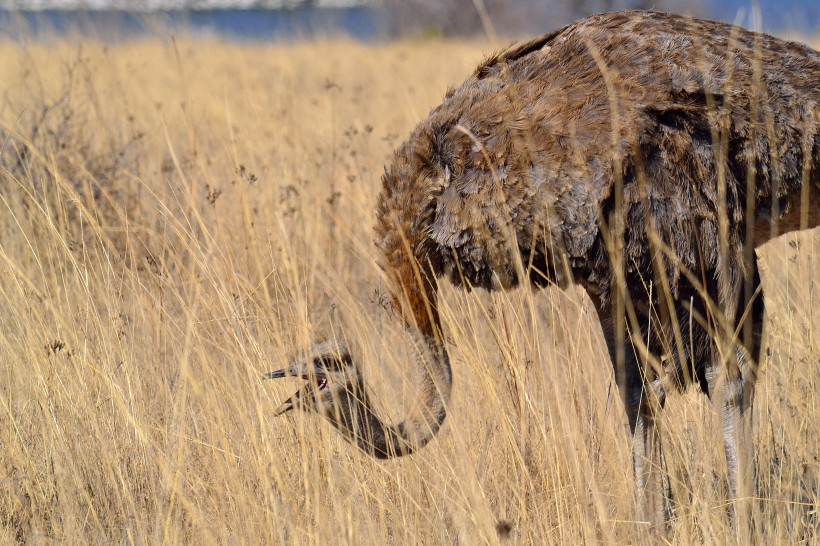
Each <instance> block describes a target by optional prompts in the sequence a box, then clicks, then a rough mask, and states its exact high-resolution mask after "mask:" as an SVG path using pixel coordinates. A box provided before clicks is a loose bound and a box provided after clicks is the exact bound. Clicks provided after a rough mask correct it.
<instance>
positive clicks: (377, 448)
mask: <svg viewBox="0 0 820 546" xmlns="http://www.w3.org/2000/svg"><path fill="white" fill-rule="evenodd" d="M425 340H426V341H427V343H426V345H427V348H428V349H429V350H428V351H417V354H416V358H415V363H416V366H417V368H418V369H419V372H420V374H421V378H420V384H419V393H418V396H417V398H416V401H415V403H414V404H413V406H412V408H411V410H410V412H409V413H408V415H407V417H406V418H405V419H404V420H403V421H401V422H400V423H399V424H397V425H393V424H389V423H385V422H384V421H383V420H382V419H380V418H379V416H378V415H376V414H375V412H374V411H373V406H372V404H371V402H370V398H369V396H368V394H367V389H366V388H365V386H364V384H363V383H361V382H360V383H358V384H356V385H349V386H348V388H347V389H346V390H345V391H343V392H342V393H341V394H340V395H339V400H338V401H337V404H336V407H335V408H334V409H333V410H331V411H330V412H328V413H327V414H326V417H327V418H328V419H329V420H330V422H331V423H332V424H333V426H335V427H336V428H337V429H338V430H339V431H340V432H341V433H342V435H343V436H344V437H345V438H347V439H348V440H349V441H351V442H353V443H355V444H356V445H357V446H358V447H359V448H360V449H361V450H362V451H364V452H365V453H367V454H368V455H370V456H373V457H376V458H377V459H388V458H392V457H399V456H402V455H409V454H411V453H413V452H415V451H417V450H419V449H421V448H422V447H424V446H425V445H426V444H427V443H428V442H429V441H430V440H431V439H432V438H433V436H435V434H436V432H438V430H439V428H440V427H441V424H442V422H443V421H444V418H445V417H446V415H447V413H446V405H447V401H448V399H449V397H450V388H451V385H452V376H451V371H450V361H449V357H448V355H447V351H446V349H445V348H444V346H443V343H441V342H440V341H438V340H440V337H438V336H437V337H436V338H427V337H425ZM424 353H426V354H424ZM427 359H429V360H430V361H426V360H427Z"/></svg>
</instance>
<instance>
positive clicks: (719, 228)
mask: <svg viewBox="0 0 820 546" xmlns="http://www.w3.org/2000/svg"><path fill="white" fill-rule="evenodd" d="M819 164H820V54H818V52H816V51H814V50H813V49H811V48H809V47H806V46H804V45H801V44H798V43H794V42H787V41H784V40H780V39H777V38H774V37H771V36H768V35H765V34H759V33H752V32H748V31H746V30H743V29H741V28H738V27H734V26H730V25H726V24H723V23H718V22H713V21H706V20H700V19H693V18H688V17H683V16H678V15H670V14H664V13H656V12H640V11H638V12H636V11H627V12H619V13H608V14H602V15H596V16H593V17H589V18H587V19H583V20H581V21H578V22H576V23H574V24H572V25H569V26H567V27H565V28H563V29H560V30H558V31H555V32H552V33H549V34H546V35H544V36H541V37H539V38H536V39H535V40H532V41H530V42H526V43H523V44H520V45H517V46H514V47H511V48H509V49H507V50H506V51H504V52H502V53H499V54H497V55H494V56H492V57H490V58H489V59H488V60H487V61H485V62H484V63H483V64H482V65H481V66H479V67H478V68H477V69H476V71H475V73H474V74H473V75H472V76H471V77H470V78H468V79H467V81H465V82H464V83H463V84H462V85H461V86H460V87H458V88H456V89H451V90H450V91H448V92H447V95H446V97H445V99H444V102H443V103H442V104H441V105H440V106H438V107H437V108H435V109H434V110H433V111H432V112H431V113H430V115H429V116H428V117H427V119H426V120H424V121H423V122H421V124H420V125H419V126H418V127H417V128H416V129H415V130H414V131H413V133H412V134H411V135H410V137H409V139H408V140H407V142H405V143H404V144H403V145H402V146H401V147H400V148H399V149H398V150H397V152H396V154H395V157H394V158H393V161H392V164H391V165H390V166H389V167H388V169H387V170H386V172H385V174H384V177H383V189H382V193H381V196H380V199H379V205H378V212H377V223H376V244H377V246H378V247H379V249H380V250H381V251H382V253H383V256H384V259H383V262H382V265H383V267H384V269H385V271H386V272H387V274H388V277H389V279H390V282H391V291H392V294H393V296H394V298H395V300H396V303H397V305H398V307H399V308H400V309H402V312H403V316H404V318H405V320H406V322H407V324H408V326H409V327H410V329H411V331H412V332H417V333H418V334H420V339H421V340H422V341H423V342H424V345H423V346H425V347H426V348H427V351H426V352H425V351H420V352H419V355H418V358H419V359H422V360H425V361H426V363H425V365H422V366H420V369H421V370H422V372H423V378H422V385H421V394H420V396H419V401H418V403H417V404H416V406H415V407H414V409H413V410H412V411H411V413H410V415H409V416H408V418H407V419H406V420H405V421H404V422H402V423H401V424H400V425H397V426H393V425H388V424H384V423H382V422H381V421H379V420H378V418H376V417H375V415H374V414H373V413H372V411H371V410H370V409H369V406H368V404H367V403H366V401H367V398H366V397H365V396H364V395H363V394H362V395H361V396H359V395H358V393H364V387H363V385H362V384H361V381H360V379H359V376H358V374H357V373H356V372H355V367H353V365H352V361H351V360H350V357H349V353H348V352H347V349H345V348H343V347H338V346H333V347H332V348H331V350H328V347H327V346H325V347H322V348H320V349H317V352H316V354H314V355H313V357H312V359H309V360H307V361H302V363H301V364H295V365H293V366H292V367H291V369H290V371H289V373H290V374H291V375H300V376H304V377H305V378H310V379H313V378H316V377H318V378H320V381H319V382H318V383H317V382H315V381H313V382H310V383H309V384H308V385H307V386H306V387H305V389H303V391H300V393H298V394H297V395H296V396H295V397H294V398H292V399H291V400H289V401H288V402H286V404H285V405H284V406H283V407H282V408H281V410H282V411H285V410H287V409H290V408H292V407H302V408H306V409H313V410H318V411H320V412H322V413H324V414H325V415H327V416H330V417H331V421H332V422H333V423H334V425H336V426H337V428H339V429H340V430H342V431H343V432H344V433H345V434H346V436H348V437H349V438H351V439H354V440H356V441H357V442H358V443H359V445H360V446H361V447H362V449H364V450H365V451H367V452H369V453H371V454H375V455H378V456H382V457H386V456H391V455H399V454H406V453H409V452H412V451H413V450H415V449H418V448H419V447H421V446H423V445H424V444H425V443H427V441H429V439H430V438H431V437H432V436H433V434H435V432H436V431H437V430H438V428H439V426H440V425H441V423H442V421H443V420H444V416H445V407H446V404H447V400H448V396H449V392H450V386H451V382H452V379H451V374H450V367H449V361H448V357H447V348H446V346H445V343H444V341H443V337H442V333H441V324H440V320H439V313H438V310H437V305H436V282H437V281H436V279H437V277H442V276H444V277H448V278H449V279H450V280H451V281H452V282H453V283H455V284H456V285H464V286H468V287H481V288H486V289H489V290H494V289H499V288H508V287H513V286H516V285H518V284H519V283H521V282H524V281H526V280H527V279H528V280H529V281H530V282H531V283H532V284H534V285H544V284H547V283H557V284H559V285H561V286H567V285H569V284H571V283H580V284H581V285H582V286H584V287H585V288H586V290H587V292H588V293H589V295H590V297H591V298H592V300H593V302H594V303H595V306H596V308H597V310H598V314H599V318H600V321H601V324H602V327H603V331H604V334H605V337H606V341H607V345H608V347H609V351H610V354H611V356H612V360H613V364H614V365H615V371H616V374H615V376H616V381H617V383H618V386H619V388H620V390H621V393H622V395H623V399H624V404H625V407H626V410H627V416H628V418H629V422H630V426H631V429H632V431H633V434H634V446H635V447H634V465H635V473H636V479H637V481H638V490H639V497H640V498H641V499H642V500H641V504H642V505H643V506H644V511H645V516H646V517H649V518H655V519H660V518H663V517H668V515H669V513H668V505H667V503H666V500H667V499H668V491H663V489H664V486H663V483H664V476H663V473H662V472H659V471H658V467H659V466H661V464H660V463H661V454H660V444H659V441H658V438H657V433H656V432H655V430H654V425H653V424H654V418H653V416H654V414H655V412H656V411H658V410H659V409H660V408H661V407H662V406H663V403H664V399H665V395H666V391H667V390H668V389H669V388H670V387H672V388H680V387H684V386H686V385H687V384H690V383H696V384H699V385H701V386H702V387H703V389H704V390H705V391H706V392H707V393H708V394H709V395H710V396H711V397H713V398H715V399H716V402H717V403H718V405H719V407H720V408H721V410H722V413H723V419H724V430H725V442H726V454H727V459H728V462H729V469H730V476H729V478H730V486H731V489H732V491H733V492H734V493H735V494H738V495H741V496H749V495H751V494H752V493H753V491H754V478H753V463H752V459H753V456H752V448H751V422H750V413H751V412H750V408H751V400H752V394H753V388H754V381H755V376H756V362H757V359H758V356H759V348H760V333H761V323H762V318H763V300H762V297H761V296H760V294H759V290H758V288H759V284H760V281H759V276H758V273H757V264H756V261H755V259H754V248H755V247H757V246H759V245H761V244H762V243H764V242H766V241H767V240H769V239H770V238H771V237H772V236H774V235H776V234H778V233H783V232H786V231H791V230H795V229H800V228H803V229H805V228H807V227H814V226H817V225H818V222H820V212H818V203H817V196H818V192H820V168H819ZM801 205H802V206H801ZM744 313H745V314H744ZM742 317H745V319H744V321H743V323H741V322H740V321H741V318H742ZM650 322H651V324H652V327H651V329H648V328H647V325H648V324H650ZM647 330H649V331H647ZM736 332H739V335H735V333H736ZM343 361H344V362H347V363H349V366H342V365H340V363H341V362H343ZM329 362H335V364H334V365H333V366H329V365H328V363H329ZM331 368H333V371H331ZM337 370H342V372H340V373H342V374H343V376H342V377H341V379H340V381H339V385H341V386H340V387H339V388H338V389H335V390H334V389H327V384H328V382H327V380H326V377H327V376H328V375H331V374H332V373H336V371H337ZM345 370H346V371H345ZM345 374H346V375H345ZM283 375H285V372H277V373H274V374H273V376H275V377H280V376H283ZM330 390H333V392H334V393H335V394H333V396H325V398H323V399H322V400H324V401H323V402H320V401H319V400H320V399H321V398H322V397H321V396H319V395H320V394H327V393H323V392H322V391H330ZM308 400H310V401H309V402H308ZM338 400H343V401H345V403H343V404H335V403H334V401H338ZM362 400H364V402H361V401H362ZM340 408H341V409H340ZM340 413H341V414H345V415H347V417H346V418H340ZM363 431H364V432H363ZM362 438H364V439H362ZM647 459H649V461H650V462H649V464H646V460H647ZM652 461H654V462H652Z"/></svg>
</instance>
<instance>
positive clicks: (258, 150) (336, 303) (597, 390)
mask: <svg viewBox="0 0 820 546" xmlns="http://www.w3.org/2000/svg"><path fill="white" fill-rule="evenodd" d="M485 49H487V48H485V47H484V46H481V45H476V44H472V45H471V44H456V43H443V42H435V43H401V44H396V45H384V46H377V47H371V48H367V47H363V46H360V45H354V44H351V43H341V42H328V43H315V44H310V45H293V46H261V45H255V46H251V45H248V46H236V45H233V46H232V45H225V44H220V43H216V42H201V41H190V40H187V39H186V40H179V41H171V40H167V41H164V42H159V41H154V42H145V43H131V44H124V45H117V46H101V45H98V44H94V43H87V42H86V43H76V42H72V43H69V42H54V43H50V44H48V45H42V44H41V45H36V44H32V45H26V46H22V45H19V44H11V43H5V44H0V58H2V59H3V62H2V63H0V91H1V92H2V93H0V96H1V97H2V104H1V105H0V154H1V155H0V308H1V309H2V313H0V446H1V447H0V543H14V542H36V543H41V542H47V541H52V540H53V541H57V542H61V543H83V544H84V543H98V542H120V543H158V542H168V543H194V544H203V543H251V544H255V543H271V544H482V543H497V542H498V541H500V540H502V541H503V540H504V538H503V535H504V533H503V532H502V533H501V535H499V533H498V532H497V529H496V527H497V525H499V523H501V525H500V528H502V530H504V529H503V528H505V527H506V528H508V529H509V537H508V539H509V540H510V541H511V542H512V543H521V544H550V543H551V544H558V543H561V544H578V543H596V542H600V543H639V542H644V541H645V540H647V538H649V537H650V531H649V530H648V529H647V527H646V526H645V525H644V524H641V523H637V522H636V521H635V497H634V492H633V488H634V485H633V483H634V482H633V477H632V471H631V464H630V449H629V438H628V428H627V426H626V422H625V416H624V413H623V408H622V406H621V402H620V398H619V396H618V394H617V392H616V389H615V387H614V384H613V381H612V367H611V364H610V362H609V360H608V357H607V356H606V350H605V347H604V345H603V339H602V336H601V333H600V331H599V327H598V326H597V323H596V321H595V320H594V311H593V309H592V308H591V306H590V305H589V304H588V302H587V301H586V299H585V297H584V296H582V292H581V291H580V290H576V291H570V292H566V293H563V292H560V291H558V290H553V289H548V290H544V291H540V292H531V291H528V290H520V291H515V292H511V293H505V294H498V295H488V294H483V293H475V294H466V293H463V292H459V291H456V290H453V289H448V288H445V289H444V291H443V294H442V303H441V306H442V313H443V318H444V329H445V333H446V336H447V339H448V342H449V346H450V347H451V350H452V357H453V358H452V360H453V367H454V373H455V375H456V388H455V395H454V397H453V400H452V407H451V411H450V416H449V417H448V420H447V421H446V423H445V426H444V428H443V430H442V431H441V433H440V434H439V436H438V439H437V441H435V442H434V443H433V444H432V445H431V446H429V447H428V448H426V449H425V450H423V451H422V452H420V453H418V454H416V455H414V456H412V457H409V458H404V459H399V460H393V461H388V462H379V461H375V460H371V459H369V458H367V457H366V456H364V455H362V454H361V453H360V452H359V451H358V450H356V449H355V448H353V447H351V446H349V445H348V444H346V443H345V442H344V441H343V440H342V439H341V438H339V437H338V436H337V434H336V433H335V431H333V430H331V429H330V427H329V426H328V425H327V424H326V423H325V422H324V420H322V419H319V418H317V417H315V416H308V415H303V414H291V415H292V416H290V417H287V418H281V419H277V420H274V419H272V418H271V417H270V414H271V411H272V409H273V408H274V407H275V406H276V405H277V404H278V403H279V402H281V400H282V399H283V398H284V397H286V396H287V395H289V394H290V393H291V392H292V390H294V389H295V387H296V385H292V384H287V382H283V383H286V384H283V385H279V384H267V383H263V382H262V381H261V380H260V377H261V373H262V372H264V371H267V370H270V369H275V368H279V367H282V365H283V364H284V363H285V360H286V358H287V356H288V355H289V354H292V353H294V352H298V351H300V350H303V349H304V347H305V346H306V345H307V344H308V343H309V342H310V341H312V340H315V339H319V338H323V337H324V338H329V337H332V336H334V335H340V332H344V335H345V336H347V340H348V342H349V343H350V345H351V346H352V347H353V348H354V351H355V352H356V353H357V354H358V355H360V360H361V361H362V364H363V367H364V370H363V371H364V373H365V375H366V379H367V381H368V383H369V384H371V385H374V389H375V391H376V392H375V393H374V395H375V398H376V399H378V400H380V401H383V403H382V406H381V407H380V410H381V411H382V413H383V414H385V415H387V416H389V417H390V416H392V417H397V416H399V415H401V414H402V413H403V409H405V408H404V406H403V404H406V403H407V401H408V400H409V399H411V398H412V395H413V377H412V374H411V373H410V371H409V366H408V361H407V358H406V356H407V349H408V348H407V347H405V346H403V345H402V344H401V343H402V342H399V343H398V345H397V343H396V341H395V340H397V339H398V340H402V339H404V338H405V337H404V336H403V335H402V332H401V331H400V329H399V327H398V324H397V322H398V321H396V320H395V319H394V317H393V316H392V313H391V311H390V310H389V309H387V308H386V304H385V294H384V287H383V285H381V284H380V274H379V271H378V268H377V266H376V265H375V256H374V249H373V246H372V243H371V226H372V222H373V212H374V204H375V198H376V194H377V191H378V188H379V177H380V175H381V173H382V165H383V164H384V163H385V161H386V160H387V158H388V157H389V154H390V153H391V150H392V149H393V148H394V147H395V146H396V145H397V144H398V143H399V142H400V141H401V140H402V139H403V138H404V137H405V135H406V134H407V133H408V132H409V130H410V129H411V128H412V127H413V125H414V124H415V123H416V122H417V121H418V120H420V119H422V118H423V117H424V116H425V115H426V113H427V112H428V110H429V109H430V107H431V106H433V105H434V104H437V103H438V102H439V101H440V99H441V97H442V96H443V93H444V90H445V89H446V88H447V86H448V85H451V84H453V83H457V82H460V81H461V80H462V79H463V78H464V76H465V75H466V74H468V73H469V71H470V70H471V69H472V67H473V66H474V64H475V63H476V62H477V61H478V60H479V59H480V58H481V56H482V53H486V52H487V51H482V50H485ZM762 259H763V263H764V264H765V266H766V273H767V274H766V275H765V277H764V284H765V287H764V288H765V290H766V298H767V306H768V310H769V321H768V326H767V328H768V337H767V339H768V341H767V347H768V350H766V351H764V352H765V354H766V357H765V359H764V362H763V363H762V364H763V368H764V371H763V375H762V379H761V380H760V382H759V384H758V392H757V399H756V400H757V404H756V414H755V418H756V430H755V434H756V444H757V446H758V469H759V476H760V482H761V491H760V493H761V497H762V499H761V501H760V506H761V517H760V520H759V522H758V525H757V531H758V532H759V534H760V537H759V539H760V542H761V543H764V544H776V543H780V544H784V543H801V542H803V543H812V542H816V541H818V540H819V538H818V537H820V530H819V529H820V513H818V504H819V503H820V470H818V469H819V468H820V397H819V396H818V394H817V393H818V391H820V362H819V361H820V337H819V336H820V318H818V316H817V313H818V311H817V309H820V306H818V300H820V232H818V231H816V230H815V231H813V232H807V233H804V234H799V235H793V236H789V237H787V238H785V239H783V240H779V241H777V242H775V243H772V244H770V245H768V246H767V247H765V249H764V251H763V252H762ZM662 419H663V421H662V424H663V428H664V441H665V444H666V453H667V464H668V466H669V469H670V474H671V476H672V487H673V489H674V492H675V495H676V499H677V501H678V506H677V511H676V514H675V517H676V521H675V524H674V531H673V533H674V534H673V536H672V537H671V539H672V541H673V542H674V543H676V544H687V543H709V544H718V543H726V542H732V541H733V540H734V538H733V537H734V532H733V531H732V529H731V527H730V525H729V523H728V520H727V509H726V503H727V497H726V495H727V493H726V486H725V482H726V470H725V463H724V457H723V453H722V440H721V432H720V422H719V418H718V416H717V414H716V412H715V410H714V409H713V407H712V406H711V405H710V404H709V403H708V401H707V399H706V397H704V396H695V395H686V396H675V397H673V398H672V399H671V400H670V401H669V404H668V411H666V412H664V415H663V417H662Z"/></svg>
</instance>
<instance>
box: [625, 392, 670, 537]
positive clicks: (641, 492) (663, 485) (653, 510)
mask: <svg viewBox="0 0 820 546" xmlns="http://www.w3.org/2000/svg"><path fill="white" fill-rule="evenodd" d="M664 400H665V393H664V391H663V389H662V388H661V387H660V383H659V382H658V381H657V380H655V381H652V382H648V381H642V382H640V383H637V382H628V383H627V385H626V389H624V405H625V406H626V413H627V418H628V419H629V427H630V431H631V433H632V465H633V469H634V471H635V483H636V486H637V497H638V510H639V517H640V518H641V519H643V520H644V521H649V522H651V523H653V524H655V525H659V526H665V524H666V523H667V522H668V521H669V520H670V518H671V509H670V507H671V500H672V493H671V490H670V488H669V479H668V475H667V469H666V462H665V460H664V457H663V449H662V446H661V435H660V430H659V428H658V426H657V421H656V416H657V415H658V414H659V412H660V411H661V409H662V408H663V405H664Z"/></svg>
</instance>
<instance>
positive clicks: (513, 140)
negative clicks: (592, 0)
mask: <svg viewBox="0 0 820 546" xmlns="http://www.w3.org/2000/svg"><path fill="white" fill-rule="evenodd" d="M818 162H820V54H818V53H817V52H816V51H814V50H812V49H811V48H808V47H807V46H805V45H802V44H798V43H794V42H787V41H784V40H780V39H777V38H774V37H771V36H768V35H765V34H759V33H752V32H749V31H746V30H743V29H741V28H739V27H734V26H730V25H726V24H722V23H718V22H713V21H706V20H699V19H693V18H688V17H683V16H678V15H671V14H664V13H656V12H641V11H626V12H618V13H609V14H602V15H597V16H593V17H590V18H587V19H584V20H581V21H579V22H577V23H575V24H573V25H570V26H567V27H565V28H563V29H561V30H559V31H556V32H553V33H550V34H547V35H544V36H542V37H540V38H537V39H535V40H533V41H530V42H527V43H524V44H521V45H518V46H514V47H512V48H510V49H508V50H507V51H505V52H502V53H500V54H497V55H494V56H492V57H490V58H489V59H488V60H487V61H486V62H484V63H483V64H482V65H481V66H479V67H478V68H477V69H476V71H475V73H474V74H473V75H472V76H471V77H470V78H469V79H468V80H467V81H465V82H464V83H463V84H462V85H461V86H460V87H458V88H457V89H454V90H450V91H449V92H448V93H447V96H446V98H445V100H444V102H443V103H442V104H441V105H440V106H439V107H437V108H435V109H434V110H433V111H432V112H431V113H430V115H429V117H428V118H427V119H426V120H424V121H423V122H422V123H421V124H420V125H419V126H418V127H417V128H416V129H415V131H414V132H413V134H412V135H411V136H410V138H409V140H408V141H407V142H406V143H405V144H404V145H403V146H402V147H401V148H400V149H399V150H398V151H397V152H396V155H395V158H394V160H393V163H392V165H391V166H390V167H389V168H388V170H387V172H386V173H385V175H384V180H383V182H384V186H383V190H382V194H381V198H380V204H379V212H378V216H379V219H378V223H377V226H376V242H377V244H378V245H379V246H380V248H381V249H382V250H383V251H384V253H385V256H386V263H385V267H386V268H387V269H388V270H391V269H392V270H396V269H397V268H396V264H397V263H399V262H402V261H404V262H406V261H407V259H408V257H407V256H406V249H407V248H411V249H412V251H413V254H414V258H415V260H417V261H418V262H419V263H423V264H427V263H429V264H430V266H431V267H432V270H433V271H432V273H435V274H445V275H448V276H450V277H451V278H452V280H453V281H454V282H455V283H456V284H461V283H462V281H465V280H466V281H468V282H469V284H471V285H473V286H481V287H487V288H490V287H497V286H498V285H501V286H512V285H515V284H516V283H517V282H519V281H520V280H521V279H520V277H521V271H522V270H526V271H525V274H527V275H529V277H530V279H531V280H533V281H536V282H538V281H545V280H548V279H551V280H555V279H556V278H559V277H560V276H561V268H560V267H559V264H556V263H555V261H556V256H557V255H559V254H564V255H565V256H566V257H567V258H568V261H569V264H570V266H571V267H572V268H573V270H574V271H575V274H576V275H580V276H582V277H584V278H585V279H587V282H588V283H589V284H590V285H592V289H593V290H594V291H596V292H597V293H599V294H601V296H602V297H603V298H606V297H607V296H608V291H609V289H610V285H611V275H612V273H611V267H610V260H609V257H608V253H607V247H606V244H605V240H604V238H603V237H602V233H601V226H602V225H610V223H611V222H621V225H622V226H623V229H624V260H625V261H624V263H625V264H626V267H627V269H628V270H630V271H634V272H635V273H636V275H637V274H648V275H650V276H651V274H652V260H653V257H652V256H651V254H652V253H651V252H650V248H652V245H651V244H650V241H649V240H648V233H649V232H650V231H653V232H654V233H656V234H657V235H658V238H659V240H660V241H661V242H662V244H664V245H665V246H666V247H668V249H670V250H671V251H672V256H667V257H666V259H665V267H666V275H667V277H668V279H669V282H670V287H671V289H672V291H673V292H674V293H677V286H678V282H679V280H680V277H681V267H685V268H689V269H690V270H696V271H699V272H714V271H716V270H718V269H722V270H723V271H724V272H728V274H729V275H730V276H732V275H733V276H737V275H742V274H743V248H744V244H746V241H745V238H746V231H745V226H746V222H747V221H754V222H768V221H769V219H770V216H771V215H774V216H775V217H779V216H781V215H782V214H783V213H785V212H788V211H789V209H790V208H793V207H795V206H796V203H792V202H789V201H787V200H784V197H785V196H787V195H795V193H797V194H799V191H798V192H795V191H794V189H795V188H796V187H799V186H800V185H801V184H802V182H803V180H804V179H805V180H808V181H810V186H814V187H815V188H818V187H820V170H818ZM747 181H750V182H751V186H750V188H751V190H752V192H753V197H752V201H751V206H752V208H753V211H754V219H752V218H747V217H746V216H747V215H746V213H747V195H746V194H747ZM724 182H725V191H723V190H722V184H723V183H724ZM619 185H620V186H621V187H622V192H621V193H620V195H619V196H617V197H618V198H619V199H620V198H622V206H619V207H616V205H618V200H617V199H616V192H615V191H614V190H615V188H616V187H618V186H619ZM773 207H774V208H773ZM616 208H617V210H616ZM721 210H725V211H726V216H725V218H726V219H727V225H726V228H727V232H726V236H727V241H728V249H729V254H728V255H727V257H726V260H727V263H725V264H719V263H718V261H719V256H718V235H719V234H718V231H719V221H718V216H719V211H721ZM400 240H404V241H405V242H404V243H401V241H400ZM748 244H754V242H748ZM522 264H523V266H522ZM528 268H529V269H528ZM650 278H651V277H650ZM396 280H397V282H400V283H402V282H404V283H406V282H407V280H406V279H405V280H404V281H402V280H401V279H396Z"/></svg>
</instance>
